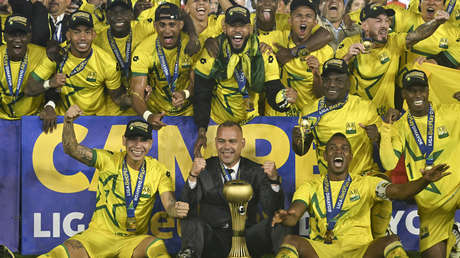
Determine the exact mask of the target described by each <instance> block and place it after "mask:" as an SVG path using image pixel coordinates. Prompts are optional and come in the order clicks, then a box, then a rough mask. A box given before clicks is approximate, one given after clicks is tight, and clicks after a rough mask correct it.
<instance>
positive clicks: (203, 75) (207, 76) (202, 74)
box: [195, 69, 210, 79]
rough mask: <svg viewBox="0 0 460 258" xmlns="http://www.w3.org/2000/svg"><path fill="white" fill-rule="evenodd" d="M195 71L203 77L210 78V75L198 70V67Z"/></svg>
mask: <svg viewBox="0 0 460 258" xmlns="http://www.w3.org/2000/svg"><path fill="white" fill-rule="evenodd" d="M195 73H196V74H198V75H199V76H201V77H203V78H206V79H209V78H210V76H209V75H205V74H204V73H202V72H200V71H198V69H195Z"/></svg>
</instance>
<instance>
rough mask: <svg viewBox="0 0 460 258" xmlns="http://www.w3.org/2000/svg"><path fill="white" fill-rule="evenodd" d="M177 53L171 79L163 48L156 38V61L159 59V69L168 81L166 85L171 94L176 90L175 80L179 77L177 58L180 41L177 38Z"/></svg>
mask: <svg viewBox="0 0 460 258" xmlns="http://www.w3.org/2000/svg"><path fill="white" fill-rule="evenodd" d="M177 45H178V46H177V53H176V63H175V64H174V75H173V78H172V79H171V73H170V72H169V66H168V61H166V56H165V53H164V52H163V48H162V47H161V45H160V39H158V38H157V41H156V48H157V55H158V59H160V65H161V69H162V70H163V73H164V75H165V77H166V80H167V81H168V85H170V86H171V92H174V91H175V90H176V80H177V77H179V56H180V48H181V40H180V37H179V42H178V43H177Z"/></svg>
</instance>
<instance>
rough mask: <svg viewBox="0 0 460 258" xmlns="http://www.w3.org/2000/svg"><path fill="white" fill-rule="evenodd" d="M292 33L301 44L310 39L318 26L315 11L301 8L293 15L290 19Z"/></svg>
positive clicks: (304, 7)
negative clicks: (313, 30)
mask: <svg viewBox="0 0 460 258" xmlns="http://www.w3.org/2000/svg"><path fill="white" fill-rule="evenodd" d="M289 22H290V24H291V31H292V33H293V34H294V36H295V37H297V38H298V39H299V41H300V42H303V41H304V40H307V39H308V38H309V37H310V34H311V30H312V29H313V27H315V26H316V14H315V11H313V10H312V9H310V8H309V7H306V6H300V7H298V8H297V9H295V10H294V11H293V12H292V13H291V17H290V18H289Z"/></svg>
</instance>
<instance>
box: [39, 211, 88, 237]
mask: <svg viewBox="0 0 460 258" xmlns="http://www.w3.org/2000/svg"><path fill="white" fill-rule="evenodd" d="M84 216H85V214H84V213H82V212H71V213H69V214H67V215H66V216H65V217H64V220H63V221H62V229H63V230H64V234H66V235H67V236H68V237H71V236H73V235H75V234H77V233H79V232H82V231H83V230H85V225H84V224H78V225H77V230H73V229H72V227H71V224H72V221H74V220H82V219H83V217H84ZM52 217H53V219H52V233H53V238H60V237H61V213H59V212H54V213H53V216H52ZM34 237H36V238H49V237H51V231H49V230H43V229H42V214H41V213H38V212H36V213H34Z"/></svg>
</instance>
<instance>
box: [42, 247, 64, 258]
mask: <svg viewBox="0 0 460 258" xmlns="http://www.w3.org/2000/svg"><path fill="white" fill-rule="evenodd" d="M45 257H50V258H64V257H67V258H68V257H70V256H69V253H68V252H67V249H65V247H64V246H63V245H58V246H56V247H55V248H54V249H53V250H51V251H50V252H49V253H46V254H43V255H40V256H38V257H37V258H45Z"/></svg>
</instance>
